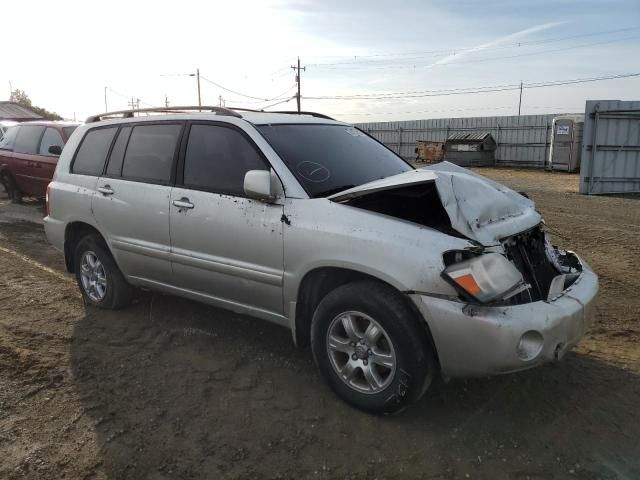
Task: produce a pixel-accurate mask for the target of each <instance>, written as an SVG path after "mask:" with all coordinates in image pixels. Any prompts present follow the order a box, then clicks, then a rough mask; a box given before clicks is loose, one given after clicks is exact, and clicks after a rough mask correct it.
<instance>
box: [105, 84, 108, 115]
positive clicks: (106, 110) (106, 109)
mask: <svg viewBox="0 0 640 480" xmlns="http://www.w3.org/2000/svg"><path fill="white" fill-rule="evenodd" d="M104 111H105V112H108V111H109V107H107V87H104Z"/></svg>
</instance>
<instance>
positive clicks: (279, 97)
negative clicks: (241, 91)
mask: <svg viewBox="0 0 640 480" xmlns="http://www.w3.org/2000/svg"><path fill="white" fill-rule="evenodd" d="M287 68H289V67H287ZM296 86H297V85H296V84H295V83H294V84H293V85H290V86H289V87H287V89H286V90H285V91H284V92H282V93H279V94H278V95H276V96H274V97H273V98H268V99H265V100H242V99H237V98H230V99H227V100H228V101H229V102H230V103H242V104H244V105H246V104H259V103H266V102H271V101H273V100H284V99H287V100H289V99H291V98H293V97H291V96H290V95H289V96H287V94H288V93H289V92H291V90H293V89H294V88H296Z"/></svg>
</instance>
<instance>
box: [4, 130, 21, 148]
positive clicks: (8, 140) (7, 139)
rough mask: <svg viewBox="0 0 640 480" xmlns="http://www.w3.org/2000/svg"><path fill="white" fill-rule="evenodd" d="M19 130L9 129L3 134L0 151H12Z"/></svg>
mask: <svg viewBox="0 0 640 480" xmlns="http://www.w3.org/2000/svg"><path fill="white" fill-rule="evenodd" d="M19 129H20V127H10V128H9V129H8V130H6V131H5V132H4V136H3V137H2V140H0V150H13V145H14V144H15V141H16V137H17V136H18V130H19Z"/></svg>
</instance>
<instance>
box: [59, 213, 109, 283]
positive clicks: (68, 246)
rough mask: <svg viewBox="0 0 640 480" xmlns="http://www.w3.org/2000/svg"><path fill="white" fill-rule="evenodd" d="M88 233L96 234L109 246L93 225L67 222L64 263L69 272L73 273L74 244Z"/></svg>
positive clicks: (81, 222)
mask: <svg viewBox="0 0 640 480" xmlns="http://www.w3.org/2000/svg"><path fill="white" fill-rule="evenodd" d="M90 234H96V235H98V236H99V237H100V238H101V239H102V240H103V241H104V243H105V245H107V248H109V247H108V244H107V240H106V238H105V236H104V235H102V233H101V232H100V231H99V230H98V229H97V228H96V227H95V226H94V225H91V224H89V223H87V222H83V221H74V222H69V223H68V224H67V226H66V228H65V230H64V263H65V266H66V267H67V271H68V272H69V273H74V265H73V256H74V251H75V249H76V245H77V244H78V242H79V241H80V239H81V238H83V237H85V236H86V235H90ZM109 250H110V249H109ZM112 256H113V254H112Z"/></svg>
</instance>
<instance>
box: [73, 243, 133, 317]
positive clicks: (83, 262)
mask: <svg viewBox="0 0 640 480" xmlns="http://www.w3.org/2000/svg"><path fill="white" fill-rule="evenodd" d="M74 271H75V274H76V281H77V282H78V286H79V287H80V292H81V293H82V297H83V298H84V301H85V302H86V303H87V304H89V305H93V306H95V307H98V308H105V309H117V308H122V307H125V306H127V305H128V304H129V303H131V297H132V293H133V287H131V285H129V283H128V282H127V281H126V280H125V278H124V276H123V275H122V272H120V269H119V268H118V266H117V265H116V262H115V260H114V259H113V257H112V256H111V253H110V252H109V249H108V248H107V246H106V245H105V243H104V241H103V240H102V238H101V237H100V236H99V235H96V234H90V235H87V236H85V237H83V238H82V239H81V240H80V241H79V242H78V244H77V245H76V249H75V255H74Z"/></svg>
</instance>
